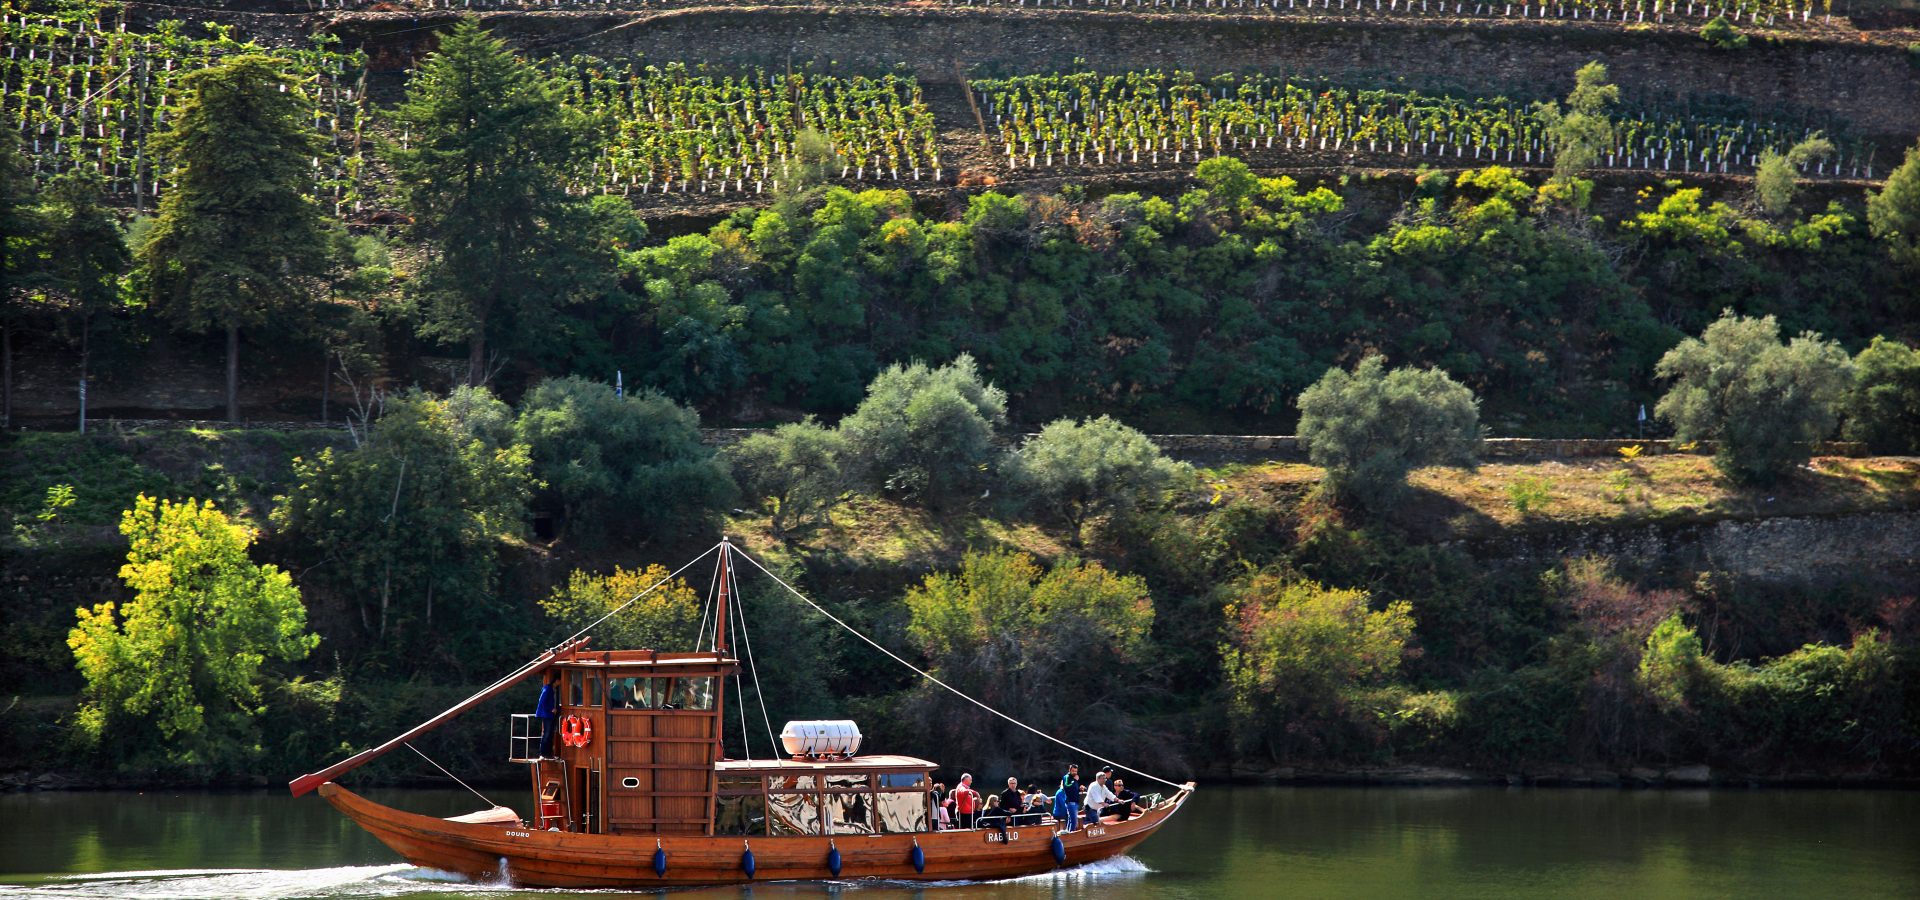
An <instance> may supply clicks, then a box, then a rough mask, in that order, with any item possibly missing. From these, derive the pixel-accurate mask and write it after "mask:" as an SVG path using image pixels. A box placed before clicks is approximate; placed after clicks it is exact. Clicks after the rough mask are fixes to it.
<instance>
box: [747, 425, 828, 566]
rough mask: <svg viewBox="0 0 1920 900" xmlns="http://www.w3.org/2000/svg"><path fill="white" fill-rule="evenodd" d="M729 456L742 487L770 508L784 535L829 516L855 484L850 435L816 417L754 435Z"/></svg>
mask: <svg viewBox="0 0 1920 900" xmlns="http://www.w3.org/2000/svg"><path fill="white" fill-rule="evenodd" d="M725 456H726V459H727V462H728V463H729V464H730V465H732V467H733V475H734V478H735V479H736V480H737V481H739V483H740V490H741V491H742V492H743V493H745V494H746V496H747V497H748V499H750V500H753V501H755V502H758V503H759V504H761V505H762V506H763V507H765V508H766V509H767V511H768V512H769V513H770V514H771V516H772V522H771V523H770V527H771V528H772V529H773V533H774V534H776V535H779V536H782V537H784V536H785V535H786V534H787V533H788V531H789V529H792V528H794V527H796V526H804V525H807V524H810V523H812V522H814V521H817V520H818V519H820V518H822V517H824V516H826V514H827V513H828V511H830V510H832V509H833V507H834V506H835V505H836V504H838V503H839V502H840V501H841V500H842V499H844V498H845V497H846V496H847V493H848V491H849V490H850V488H851V487H852V480H851V479H850V478H849V476H848V472H847V438H846V435H843V434H841V433H840V432H838V431H834V430H832V429H829V428H824V427H821V425H820V424H819V423H817V422H815V421H813V419H811V418H809V419H807V420H806V421H804V422H792V423H788V424H786V425H782V426H780V427H778V428H775V429H774V430H773V431H772V432H771V433H764V432H763V433H760V434H754V435H750V436H748V437H747V438H746V439H744V440H742V441H740V442H739V443H737V444H734V445H733V446H731V447H728V448H727V450H726V453H725Z"/></svg>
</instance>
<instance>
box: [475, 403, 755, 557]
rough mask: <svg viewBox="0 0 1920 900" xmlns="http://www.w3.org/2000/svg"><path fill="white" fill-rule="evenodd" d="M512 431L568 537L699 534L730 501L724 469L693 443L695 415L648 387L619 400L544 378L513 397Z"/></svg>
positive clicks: (696, 440) (730, 486)
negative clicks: (520, 397) (518, 398)
mask: <svg viewBox="0 0 1920 900" xmlns="http://www.w3.org/2000/svg"><path fill="white" fill-rule="evenodd" d="M513 431H514V435H515V437H516V439H517V440H519V441H520V442H521V443H523V444H525V445H526V447H527V452H528V454H529V455H530V457H531V458H532V460H533V473H534V475H535V476H536V477H538V478H539V479H541V480H542V481H543V482H545V484H546V488H545V495H546V496H547V497H548V498H550V499H551V500H553V501H555V502H557V503H558V505H559V506H560V508H561V510H562V512H563V514H564V516H565V521H564V523H563V527H564V528H565V530H566V531H567V533H569V534H572V535H576V536H579V537H583V538H588V539H593V538H597V537H599V536H601V535H603V534H606V533H609V532H621V531H624V532H629V533H633V534H638V535H670V534H676V533H684V532H687V531H692V530H698V529H699V528H700V527H703V526H704V525H705V523H706V522H707V521H708V519H709V517H710V516H711V515H712V514H713V513H715V512H717V511H719V510H720V509H723V508H724V507H725V505H726V504H727V503H729V502H731V501H732V498H733V493H734V491H733V482H732V479H731V478H729V477H728V475H727V470H726V466H725V465H724V464H723V463H722V462H721V461H720V460H719V459H718V458H717V457H716V456H715V455H714V452H713V449H712V448H710V447H708V446H706V445H705V444H702V443H701V442H700V416H699V414H697V413H695V412H694V411H693V410H691V409H688V408H686V407H684V406H680V405H679V404H676V403H674V402H673V401H672V400H669V399H667V398H666V397H663V396H661V395H659V394H656V393H653V392H651V391H643V392H641V393H638V394H629V395H627V396H624V397H622V396H618V395H616V394H615V393H614V390H613V387H612V386H611V385H608V384H605V383H603V382H598V381H592V380H589V379H585V378H579V377H571V376H570V377H567V378H550V379H547V380H546V381H543V382H540V384H539V385H538V386H536V387H535V388H534V389H533V390H532V391H530V392H528V394H527V396H526V397H525V398H524V399H523V400H521V402H520V415H519V417H518V418H516V419H515V420H514V423H513Z"/></svg>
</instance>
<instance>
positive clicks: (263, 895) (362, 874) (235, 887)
mask: <svg viewBox="0 0 1920 900" xmlns="http://www.w3.org/2000/svg"><path fill="white" fill-rule="evenodd" d="M1151 871H1152V870H1151V869H1148V868H1147V867H1146V866H1145V865H1143V864H1142V863H1141V862H1140V861H1138V860H1136V859H1133V858H1132V857H1128V856H1122V857H1117V858H1114V859H1105V860H1100V861H1099V862H1093V863H1088V864H1086V865H1084V866H1076V867H1074V868H1071V869H1060V870H1058V871H1053V872H1043V873H1041V874H1038V875H1025V876H1022V877H1019V878H1007V879H1002V880H998V881H987V882H979V881H936V882H908V881H851V880H848V881H835V882H830V884H832V885H834V886H836V887H842V888H860V887H878V888H882V889H885V888H913V889H917V888H927V887H957V886H963V885H982V884H987V885H1022V886H1038V885H1043V884H1049V883H1056V884H1057V883H1061V882H1068V883H1074V882H1084V881H1087V880H1090V879H1096V878H1098V879H1107V878H1137V877H1139V876H1142V875H1145V874H1147V873H1148V872H1151ZM789 884H791V885H793V886H796V887H797V886H799V885H798V883H789ZM577 893H593V894H603V893H606V892H603V891H548V890H532V889H528V888H516V887H513V886H512V885H509V884H506V883H504V882H484V881H482V882H476V881H470V880H467V879H466V878H463V877H461V876H458V875H453V874H450V873H447V872H437V871H434V870H432V869H421V868H417V867H415V866H410V865H407V864H405V863H396V864H393V865H386V866H340V867H337V868H331V869H147V870H140V871H128V872H100V873H96V874H91V875H71V876H67V877H65V878H60V879H57V880H53V881H48V882H44V883H41V884H37V885H31V886H23V885H0V900H57V898H75V900H206V898H213V897H219V898H236V900H360V898H367V900H378V898H398V897H418V896H422V895H436V894H454V895H472V894H488V895H495V896H499V895H509V894H517V895H546V896H552V895H555V894H577Z"/></svg>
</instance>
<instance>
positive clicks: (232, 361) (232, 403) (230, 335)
mask: <svg viewBox="0 0 1920 900" xmlns="http://www.w3.org/2000/svg"><path fill="white" fill-rule="evenodd" d="M227 421H228V422H232V423H235V424H238V423H239V422H240V326H238V325H228V326H227Z"/></svg>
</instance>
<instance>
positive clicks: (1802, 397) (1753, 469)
mask: <svg viewBox="0 0 1920 900" xmlns="http://www.w3.org/2000/svg"><path fill="white" fill-rule="evenodd" d="M1655 373H1656V374H1658V375H1659V376H1660V377H1661V378H1664V379H1667V380H1670V381H1672V382H1673V387H1671V388H1670V389H1668V391H1667V393H1666V395H1665V396H1663V397H1661V398H1660V403H1659V405H1658V406H1656V407H1655V409H1654V411H1655V413H1656V414H1657V415H1659V416H1660V417H1661V418H1662V419H1665V420H1667V421H1668V422H1671V423H1672V424H1673V427H1674V436H1675V437H1677V438H1679V439H1680V440H1682V441H1713V442H1715V453H1714V457H1713V458H1714V463H1715V465H1716V466H1718V467H1719V469H1720V471H1721V472H1722V473H1724V474H1725V475H1727V477H1729V478H1732V479H1734V480H1735V481H1738V482H1742V483H1746V484H1765V483H1769V482H1772V481H1775V480H1778V479H1779V478H1780V477H1781V476H1783V475H1785V474H1786V473H1788V472H1791V471H1793V469H1794V467H1796V466H1799V465H1801V464H1803V463H1805V462H1806V461H1807V460H1808V459H1809V458H1810V457H1811V456H1812V455H1813V448H1814V445H1815V444H1816V443H1818V442H1819V441H1821V440H1822V439H1824V438H1826V437H1827V436H1828V435H1830V434H1832V433H1833V428H1834V425H1835V424H1836V423H1837V421H1838V418H1839V416H1838V411H1839V406H1840V402H1841V400H1842V399H1843V398H1844V397H1845V395H1846V392H1847V388H1848V386H1849V385H1850V384H1851V383H1852V377H1853V364H1852V362H1851V361H1850V360H1849V359H1848V358H1847V353H1846V351H1845V350H1842V349H1840V345H1839V344H1837V343H1834V342H1832V341H1824V340H1821V339H1820V335H1818V334H1815V333H1813V332H1807V333H1806V334H1803V335H1801V336H1800V337H1797V338H1794V339H1793V340H1792V341H1791V342H1788V343H1784V344H1783V343H1781V341H1780V325H1779V323H1778V322H1776V321H1774V318H1773V317H1772V316H1766V317H1764V318H1758V319H1755V318H1747V317H1745V316H1738V315H1734V313H1733V311H1732V310H1728V311H1726V312H1725V313H1723V314H1721V316H1720V318H1719V320H1718V321H1715V322H1714V323H1713V324H1712V325H1709V326H1707V330H1706V331H1705V332H1703V333H1702V334H1701V335H1700V337H1698V338H1688V339H1686V340H1684V341H1681V342H1680V344H1679V346H1676V347H1674V348H1673V349H1672V350H1669V351H1667V354H1666V355H1665V356H1663V357H1661V358H1660V363H1659V365H1658V366H1656V367H1655Z"/></svg>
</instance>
